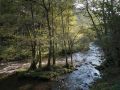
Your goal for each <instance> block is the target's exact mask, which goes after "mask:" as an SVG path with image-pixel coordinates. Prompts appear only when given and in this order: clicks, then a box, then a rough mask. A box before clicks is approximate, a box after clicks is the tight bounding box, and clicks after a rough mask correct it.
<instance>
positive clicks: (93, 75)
mask: <svg viewBox="0 0 120 90" xmlns="http://www.w3.org/2000/svg"><path fill="white" fill-rule="evenodd" d="M89 48H90V49H89V50H88V51H86V52H78V53H74V54H73V60H74V65H75V67H76V70H75V71H73V72H72V73H70V74H67V75H65V76H61V77H59V78H57V79H56V80H54V81H50V82H40V81H27V82H26V81H25V82H24V81H19V80H17V79H15V80H14V79H13V80H12V78H10V80H9V81H10V82H7V83H6V82H4V83H2V82H1V83H0V87H1V88H3V90H89V86H91V85H92V83H94V82H95V81H96V79H99V78H101V74H100V72H99V71H98V70H97V69H96V68H95V67H96V66H99V65H101V63H102V62H103V52H102V50H101V48H100V47H99V46H97V45H96V44H94V43H90V45H89ZM12 66H13V68H14V69H13V68H12V69H9V70H8V73H10V72H13V71H15V70H16V69H17V68H20V67H22V66H24V67H26V66H29V64H28V63H19V64H18V65H17V63H16V64H15V63H14V64H10V66H9V65H8V66H7V68H10V67H12ZM16 67H17V68H16ZM7 68H6V67H5V66H4V67H2V69H1V70H0V73H3V72H5V70H7ZM11 82H12V83H11ZM5 85H6V86H8V87H5ZM0 90H2V89H0Z"/></svg>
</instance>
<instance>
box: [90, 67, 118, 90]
mask: <svg viewBox="0 0 120 90" xmlns="http://www.w3.org/2000/svg"><path fill="white" fill-rule="evenodd" d="M102 73H103V76H102V79H99V80H97V82H96V83H95V84H94V85H93V86H92V88H91V90H120V68H118V67H109V68H106V69H105V70H103V71H102Z"/></svg>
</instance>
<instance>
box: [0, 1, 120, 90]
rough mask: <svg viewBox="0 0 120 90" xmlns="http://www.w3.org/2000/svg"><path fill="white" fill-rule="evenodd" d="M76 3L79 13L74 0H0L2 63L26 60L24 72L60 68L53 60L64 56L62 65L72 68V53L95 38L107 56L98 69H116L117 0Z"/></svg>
mask: <svg viewBox="0 0 120 90" xmlns="http://www.w3.org/2000/svg"><path fill="white" fill-rule="evenodd" d="M78 1H79V2H80V3H82V5H83V6H82V8H78V10H79V12H76V9H75V6H74V3H75V2H76V1H75V0H0V63H1V62H4V63H7V62H12V61H25V60H29V62H30V67H29V68H28V69H27V72H31V71H36V70H39V72H45V70H47V71H53V70H54V68H58V67H57V64H56V62H57V58H59V57H64V58H65V63H64V65H63V66H64V67H65V68H67V69H72V70H74V64H73V62H74V59H73V53H75V52H85V51H87V50H89V43H90V42H96V44H98V45H99V46H100V47H101V48H102V50H103V52H104V60H105V61H104V62H103V63H102V65H101V66H100V67H99V68H100V69H101V70H104V69H105V70H106V69H107V68H109V67H112V68H114V67H115V68H117V70H118V69H119V68H120V30H119V29H120V1H119V0H78ZM78 17H80V20H78ZM68 58H70V62H69V60H68ZM46 59H47V65H46V66H45V67H44V66H43V65H42V62H44V61H45V60H46ZM42 68H45V69H42ZM114 70H116V69H114ZM117 73H118V71H117ZM119 89H120V88H119ZM119 89H111V90H119ZM95 90H97V89H95ZM100 90H103V89H100ZM104 90H109V89H104Z"/></svg>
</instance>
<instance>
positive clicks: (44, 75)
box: [18, 66, 74, 81]
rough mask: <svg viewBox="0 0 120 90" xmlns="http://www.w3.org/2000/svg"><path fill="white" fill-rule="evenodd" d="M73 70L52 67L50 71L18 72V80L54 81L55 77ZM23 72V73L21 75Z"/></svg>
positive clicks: (71, 68) (70, 68)
mask: <svg viewBox="0 0 120 90" xmlns="http://www.w3.org/2000/svg"><path fill="white" fill-rule="evenodd" d="M73 70H74V68H73V67H69V68H65V67H59V66H54V67H52V70H50V71H48V70H45V69H44V68H43V69H42V70H36V71H18V72H19V73H20V74H19V77H20V79H34V80H35V79H36V80H42V81H46V80H47V81H48V80H54V79H55V78H56V77H59V76H61V75H64V74H67V73H70V72H72V71H73ZM22 72H23V73H22Z"/></svg>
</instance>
